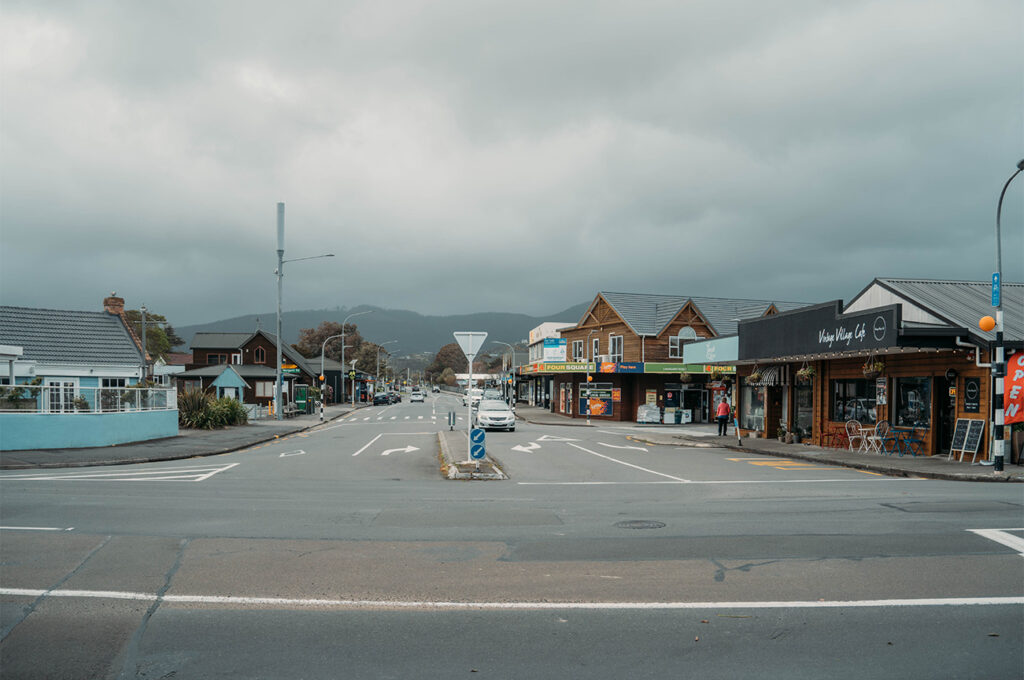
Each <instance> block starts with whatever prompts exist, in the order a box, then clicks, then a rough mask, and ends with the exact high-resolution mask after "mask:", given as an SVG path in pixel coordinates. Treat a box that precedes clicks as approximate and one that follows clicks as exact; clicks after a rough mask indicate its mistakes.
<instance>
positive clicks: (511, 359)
mask: <svg viewBox="0 0 1024 680" xmlns="http://www.w3.org/2000/svg"><path fill="white" fill-rule="evenodd" d="M491 342H493V343H496V344H498V345H505V347H508V352H509V364H510V365H511V366H512V367H513V368H512V370H513V371H514V370H515V362H516V350H515V348H514V347H513V346H512V345H510V344H508V343H507V342H502V341H501V340H492V341H491Z"/></svg>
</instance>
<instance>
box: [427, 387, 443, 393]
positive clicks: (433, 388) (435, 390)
mask: <svg viewBox="0 0 1024 680" xmlns="http://www.w3.org/2000/svg"><path fill="white" fill-rule="evenodd" d="M430 391H431V392H433V393H434V394H437V393H439V392H440V391H441V388H440V387H438V386H437V385H434V386H433V387H431V388H430Z"/></svg>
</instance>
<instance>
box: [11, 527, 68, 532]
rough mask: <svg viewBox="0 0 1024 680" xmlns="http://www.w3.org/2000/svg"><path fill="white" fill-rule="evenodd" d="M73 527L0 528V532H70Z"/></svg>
mask: <svg viewBox="0 0 1024 680" xmlns="http://www.w3.org/2000/svg"><path fill="white" fill-rule="evenodd" d="M72 529H74V527H0V531H71V530H72Z"/></svg>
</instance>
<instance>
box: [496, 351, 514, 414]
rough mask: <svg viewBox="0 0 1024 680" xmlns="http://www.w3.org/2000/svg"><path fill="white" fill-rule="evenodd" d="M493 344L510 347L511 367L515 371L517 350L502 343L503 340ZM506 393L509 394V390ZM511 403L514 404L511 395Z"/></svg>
mask: <svg viewBox="0 0 1024 680" xmlns="http://www.w3.org/2000/svg"><path fill="white" fill-rule="evenodd" d="M492 342H494V343H496V344H498V345H505V347H508V352H509V365H510V366H511V367H512V370H513V371H514V370H515V363H516V350H515V348H514V347H512V345H510V344H508V343H507V342H502V341H501V340H492ZM503 382H504V381H503ZM506 392H508V390H506ZM509 402H510V403H511V402H513V399H512V398H511V395H509Z"/></svg>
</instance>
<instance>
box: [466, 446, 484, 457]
mask: <svg viewBox="0 0 1024 680" xmlns="http://www.w3.org/2000/svg"><path fill="white" fill-rule="evenodd" d="M484 453H485V451H484V445H483V444H473V445H472V446H470V447H469V456H470V458H472V459H473V460H480V459H481V458H483V457H484Z"/></svg>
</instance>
